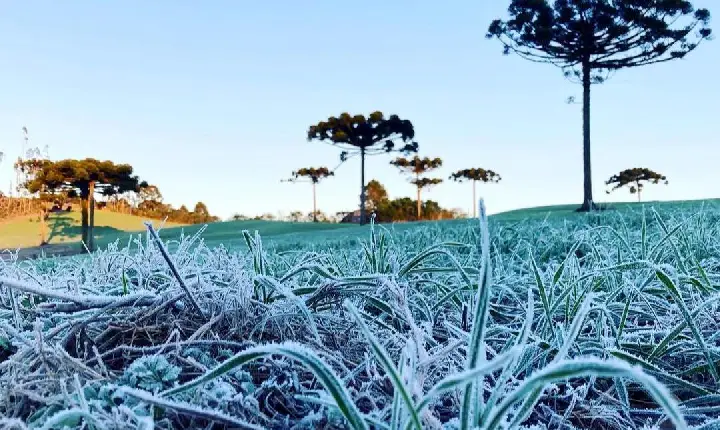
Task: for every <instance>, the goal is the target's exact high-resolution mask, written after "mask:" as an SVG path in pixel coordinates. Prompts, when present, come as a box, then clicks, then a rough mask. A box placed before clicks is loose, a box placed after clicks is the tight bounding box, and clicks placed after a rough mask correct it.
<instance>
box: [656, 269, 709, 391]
mask: <svg viewBox="0 0 720 430" xmlns="http://www.w3.org/2000/svg"><path fill="white" fill-rule="evenodd" d="M655 274H656V275H657V277H658V279H659V280H660V282H662V283H663V285H665V287H667V289H668V290H669V291H670V293H671V294H672V296H673V298H674V299H675V302H676V304H677V306H678V308H679V309H680V312H681V313H682V316H683V318H685V322H686V323H687V325H688V327H690V331H691V332H692V334H693V337H694V338H695V341H696V342H697V343H698V346H699V347H700V349H701V350H702V352H703V355H705V359H706V360H707V362H708V368H709V370H710V374H711V375H712V377H713V379H714V380H715V382H716V383H717V382H718V379H720V376H718V371H717V368H716V367H715V360H714V359H713V357H712V354H711V353H710V350H709V349H708V347H707V344H706V343H705V338H704V337H703V335H702V333H701V332H700V329H699V328H698V327H697V325H696V324H695V322H694V321H693V318H692V315H690V311H689V310H688V308H687V306H686V305H685V301H684V300H683V297H682V294H681V293H680V291H679V290H678V288H677V286H675V282H673V280H672V279H670V277H669V276H668V275H667V274H666V273H665V272H663V271H662V270H661V269H658V270H656V271H655Z"/></svg>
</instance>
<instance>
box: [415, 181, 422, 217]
mask: <svg viewBox="0 0 720 430" xmlns="http://www.w3.org/2000/svg"><path fill="white" fill-rule="evenodd" d="M418 181H420V174H419V173H416V174H415V183H416V186H417V219H418V221H420V217H421V216H422V200H420V193H421V191H422V189H421V188H420V186H419V185H417V183H418Z"/></svg>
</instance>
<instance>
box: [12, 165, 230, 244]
mask: <svg viewBox="0 0 720 430" xmlns="http://www.w3.org/2000/svg"><path fill="white" fill-rule="evenodd" d="M15 168H16V169H17V170H18V171H20V172H22V173H23V174H24V176H25V177H26V178H27V180H26V182H25V183H24V184H21V185H20V186H21V187H22V188H24V189H25V190H27V192H28V193H30V194H31V195H32V196H34V201H36V202H42V203H51V204H52V205H53V208H52V209H50V210H59V211H62V210H66V209H63V208H66V207H67V205H68V204H70V205H72V204H79V206H80V214H81V215H80V217H81V238H82V239H81V240H82V244H83V247H87V248H88V249H90V250H93V249H94V235H93V228H94V226H95V219H94V217H95V209H96V208H99V209H102V208H107V207H110V208H112V207H113V206H114V207H116V208H120V207H122V206H123V205H127V207H128V210H127V211H126V213H131V214H134V215H140V216H144V217H147V218H156V219H168V220H170V221H176V222H181V223H206V222H212V221H217V220H218V218H217V217H214V216H212V215H210V213H209V211H208V208H207V206H206V205H205V204H204V203H202V202H199V203H197V204H196V205H195V209H194V211H192V212H191V211H189V210H187V208H186V207H185V206H181V207H180V209H174V208H172V207H171V206H170V205H167V204H164V203H163V202H162V194H161V193H160V190H159V189H158V188H157V187H156V186H153V185H149V184H148V183H147V182H146V181H141V180H140V179H139V178H138V176H137V175H134V174H133V173H134V171H133V167H132V166H131V165H129V164H119V163H118V164H116V163H114V162H112V161H109V160H105V161H101V160H96V159H94V158H85V159H82V160H75V159H65V160H59V161H50V160H45V159H29V160H18V162H16V163H15ZM98 199H99V201H98ZM108 205H109V206H108ZM43 206H44V210H45V211H46V212H48V211H50V210H48V207H47V205H43ZM44 218H46V217H44Z"/></svg>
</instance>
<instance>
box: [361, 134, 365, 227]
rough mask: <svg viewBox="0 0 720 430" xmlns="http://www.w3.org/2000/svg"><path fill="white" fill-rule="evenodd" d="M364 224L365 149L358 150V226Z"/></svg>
mask: <svg viewBox="0 0 720 430" xmlns="http://www.w3.org/2000/svg"><path fill="white" fill-rule="evenodd" d="M363 224H365V148H363V147H361V148H360V225H363Z"/></svg>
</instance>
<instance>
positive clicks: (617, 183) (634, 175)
mask: <svg viewBox="0 0 720 430" xmlns="http://www.w3.org/2000/svg"><path fill="white" fill-rule="evenodd" d="M644 182H645V183H651V184H659V183H660V182H663V183H664V184H665V185H667V183H668V181H667V178H666V177H665V175H662V174H660V173H657V172H653V171H652V170H650V169H647V168H644V167H635V168H633V169H626V170H623V171H622V172H620V173H618V174H617V175H613V176H611V177H610V179H608V180H607V181H605V185H614V186H613V187H612V188H611V189H609V190H607V191H606V192H607V193H608V194H610V193H611V192H613V191H615V190H617V189H619V188H622V187H624V186H626V185H629V186H630V194H637V198H638V201H640V194H641V193H642V189H643V186H644V184H643V183H644Z"/></svg>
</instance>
